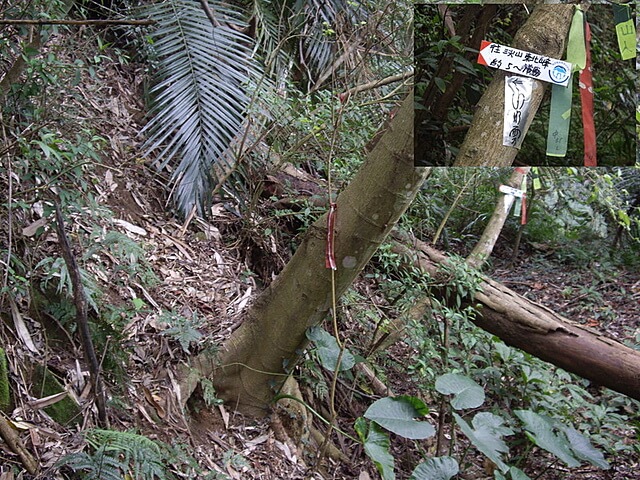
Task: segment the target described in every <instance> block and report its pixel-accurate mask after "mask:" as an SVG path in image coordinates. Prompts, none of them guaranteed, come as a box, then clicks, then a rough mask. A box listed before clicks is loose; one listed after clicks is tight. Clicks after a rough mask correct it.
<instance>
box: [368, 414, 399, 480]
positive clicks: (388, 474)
mask: <svg viewBox="0 0 640 480" xmlns="http://www.w3.org/2000/svg"><path fill="white" fill-rule="evenodd" d="M364 451H365V452H366V454H367V455H368V456H369V458H370V459H371V460H373V463H374V464H375V466H376V468H377V469H378V472H380V475H382V478H383V480H395V478H396V474H395V473H394V471H393V455H391V453H390V452H389V434H388V433H387V432H385V431H384V430H382V428H380V426H379V425H378V424H376V422H371V423H370V424H369V432H368V435H367V438H366V440H365V441H364Z"/></svg>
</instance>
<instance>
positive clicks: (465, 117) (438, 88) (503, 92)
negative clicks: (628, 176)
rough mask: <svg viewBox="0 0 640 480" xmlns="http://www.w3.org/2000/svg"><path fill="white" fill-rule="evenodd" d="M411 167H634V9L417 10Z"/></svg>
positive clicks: (519, 6)
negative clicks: (412, 155)
mask: <svg viewBox="0 0 640 480" xmlns="http://www.w3.org/2000/svg"><path fill="white" fill-rule="evenodd" d="M414 22H415V52H414V53H415V58H414V61H415V67H416V68H415V92H416V95H415V161H416V165H418V166H509V165H540V166H586V167H595V166H630V165H634V164H635V162H636V145H637V141H636V139H637V134H636V117H635V115H634V113H635V110H636V101H635V97H636V94H635V92H636V88H635V81H636V70H635V67H636V63H635V62H634V59H635V58H636V50H637V47H636V24H635V4H594V5H565V4H553V5H527V4H510V5H498V4H485V5H477V4H474V5H468V4H467V5H459V4H416V5H415V17H414Z"/></svg>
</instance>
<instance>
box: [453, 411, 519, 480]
mask: <svg viewBox="0 0 640 480" xmlns="http://www.w3.org/2000/svg"><path fill="white" fill-rule="evenodd" d="M453 417H454V418H455V420H456V423H457V424H458V426H459V427H460V429H461V430H462V433H464V434H465V435H466V437H467V438H468V439H469V440H470V441H471V443H473V446H474V447H476V448H477V449H478V450H480V451H481V452H482V453H484V454H485V455H486V456H487V457H489V459H490V460H491V461H492V462H493V463H495V464H496V465H497V466H498V468H499V469H500V470H501V471H503V472H506V471H507V470H508V469H509V467H508V466H507V465H506V464H505V463H504V462H503V461H502V454H503V453H507V452H508V451H509V448H508V447H507V445H506V444H505V443H504V441H503V440H502V437H503V436H505V435H512V434H513V431H512V430H511V429H510V428H507V427H505V426H504V425H503V424H504V420H503V419H502V418H500V417H498V416H497V415H494V414H493V413H488V412H481V413H478V414H477V415H476V416H475V417H474V418H473V420H472V422H471V423H472V424H473V428H471V426H469V424H468V423H467V422H466V421H465V420H464V419H463V418H462V417H461V416H460V415H458V414H457V413H454V414H453Z"/></svg>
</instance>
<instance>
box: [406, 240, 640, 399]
mask: <svg viewBox="0 0 640 480" xmlns="http://www.w3.org/2000/svg"><path fill="white" fill-rule="evenodd" d="M405 243H406V241H405ZM412 243H413V245H412V248H408V247H406V246H405V245H401V244H396V246H395V251H396V252H398V253H401V254H403V255H405V256H406V258H407V259H408V260H409V261H410V262H411V264H412V265H415V266H418V267H419V268H420V269H421V270H422V271H423V272H425V273H428V274H429V275H436V274H437V273H438V270H439V266H440V265H442V264H443V263H445V262H447V261H448V258H447V256H446V255H445V254H443V253H441V252H439V251H437V250H435V249H434V248H432V247H430V246H429V245H427V244H426V243H424V242H421V241H419V240H415V239H414V240H412ZM470 305H473V306H474V309H475V310H476V312H477V315H476V317H475V319H474V320H473V322H474V323H475V324H476V325H478V326H479V327H480V328H482V329H484V330H486V331H488V332H490V333H492V334H494V335H496V336H497V337H499V338H500V339H502V340H503V341H504V342H505V343H507V344H508V345H512V346H514V347H517V348H520V349H522V350H524V351H525V352H528V353H530V354H532V355H535V356H536V357H538V358H541V359H542V360H545V361H547V362H550V363H553V364H554V365H556V366H558V367H560V368H563V369H565V370H567V371H569V372H572V373H575V374H577V375H579V376H581V377H583V378H586V379H588V380H591V381H592V382H595V383H596V384H598V385H602V386H605V387H608V388H610V389H612V390H615V391H617V392H620V393H623V394H625V395H628V396H629V397H631V398H635V399H636V400H640V352H637V351H635V350H633V349H631V348H629V347H627V346H625V345H623V344H622V343H620V342H618V341H616V340H613V339H611V338H608V337H606V336H604V335H602V334H601V333H599V332H596V331H594V330H592V329H590V328H587V327H584V326H582V325H579V324H577V323H575V322H572V321H570V320H568V319H566V318H564V317H562V316H561V315H558V314H557V313H555V312H553V311H552V310H550V309H548V308H547V307H544V306H542V305H540V304H537V303H535V302H533V301H531V300H528V299H526V298H524V297H522V296H521V295H518V294H517V293H516V292H514V291H512V290H510V289H508V288H507V287H505V286H504V285H502V284H500V283H498V282H495V281H493V280H491V279H489V278H484V281H483V282H482V284H481V291H479V292H477V293H476V295H475V297H474V298H473V299H471V300H467V301H466V304H465V303H464V302H463V305H462V307H463V308H464V307H466V306H470Z"/></svg>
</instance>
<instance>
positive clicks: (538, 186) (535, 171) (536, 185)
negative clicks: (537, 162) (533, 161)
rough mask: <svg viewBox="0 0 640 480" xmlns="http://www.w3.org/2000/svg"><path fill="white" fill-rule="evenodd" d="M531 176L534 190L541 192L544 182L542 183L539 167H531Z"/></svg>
mask: <svg viewBox="0 0 640 480" xmlns="http://www.w3.org/2000/svg"><path fill="white" fill-rule="evenodd" d="M531 175H532V177H533V189H534V190H540V189H541V188H542V182H541V181H540V172H539V171H538V167H531Z"/></svg>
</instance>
